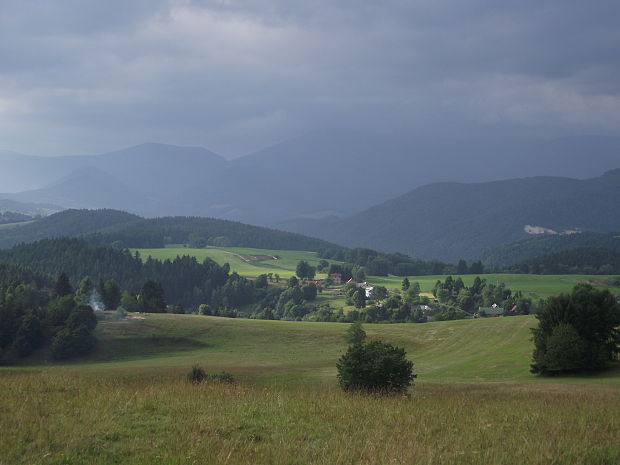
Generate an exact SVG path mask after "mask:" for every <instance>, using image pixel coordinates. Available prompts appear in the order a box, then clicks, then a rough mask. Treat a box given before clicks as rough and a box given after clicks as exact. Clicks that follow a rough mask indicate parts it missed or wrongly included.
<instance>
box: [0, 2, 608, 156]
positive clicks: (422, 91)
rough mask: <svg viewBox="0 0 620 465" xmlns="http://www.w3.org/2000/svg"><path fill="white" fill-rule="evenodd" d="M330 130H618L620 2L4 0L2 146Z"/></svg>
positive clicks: (228, 142) (236, 150) (227, 152)
mask: <svg viewBox="0 0 620 465" xmlns="http://www.w3.org/2000/svg"><path fill="white" fill-rule="evenodd" d="M506 4H511V5H510V6H506ZM325 127H337V128H349V129H359V130H363V131H368V130H375V131H380V132H385V131H404V132H412V133H415V134H418V133H420V134H433V135H442V136H443V135H448V136H455V135H456V136H459V135H477V136H482V135H484V134H510V135H523V136H544V137H550V136H562V135H568V134H582V133H588V134H592V133H596V134H613V135H620V2H619V1H618V0H609V1H608V0H595V1H585V0H584V1H571V0H545V1H541V0H536V1H533V0H519V1H513V2H498V1H497V0H380V1H378V0H355V1H353V0H343V1H337V0H305V1H303V2H294V1H291V0H247V1H236V0H220V1H209V0H195V1H189V0H179V1H165V0H135V1H132V0H105V1H103V0H15V1H13V0H0V149H6V150H14V151H18V152H22V153H31V154H76V153H99V152H104V151H108V150H113V149H117V148H121V147H125V146H129V145H135V144H139V143H142V142H145V141H153V142H163V143H170V144H179V145H200V146H204V147H207V148H209V149H211V150H214V151H216V152H218V153H220V154H222V155H224V156H227V157H233V156H239V155H242V154H245V153H248V152H251V151H254V150H257V149H260V148H262V147H264V146H267V145H270V144H272V143H275V142H279V141H281V140H284V139H287V138H290V137H295V136H297V135H300V134H304V133H307V132H310V131H313V130H316V129H319V128H325Z"/></svg>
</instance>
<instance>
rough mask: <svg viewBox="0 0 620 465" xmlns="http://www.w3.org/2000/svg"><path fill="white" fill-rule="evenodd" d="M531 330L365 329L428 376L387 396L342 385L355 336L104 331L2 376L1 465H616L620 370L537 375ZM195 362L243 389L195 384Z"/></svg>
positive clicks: (255, 326)
mask: <svg viewBox="0 0 620 465" xmlns="http://www.w3.org/2000/svg"><path fill="white" fill-rule="evenodd" d="M534 324H535V319H534V318H532V317H512V318H495V319H480V320H461V321H452V322H436V323H428V324H393V325H366V326H365V329H366V331H367V332H368V335H369V337H370V338H379V339H383V340H386V341H389V342H392V343H395V344H397V345H400V346H404V347H405V348H406V349H407V352H408V356H409V357H411V358H412V359H413V360H414V362H415V372H416V373H417V374H418V376H419V377H418V380H417V381H416V385H415V386H414V387H413V388H412V389H411V390H410V392H409V395H407V396H393V397H378V396H365V395H347V394H344V393H342V392H341V391H340V390H339V389H338V387H337V383H336V377H335V374H336V373H335V362H336V360H337V359H338V357H340V355H341V354H342V353H343V352H344V350H345V344H344V341H343V335H344V332H345V331H346V329H347V327H348V325H344V324H337V323H333V324H332V323H301V322H287V321H261V320H242V319H239V320H235V319H226V318H216V317H204V316H194V315H146V316H145V318H144V319H131V320H126V321H120V322H113V321H102V322H100V324H99V326H98V328H97V336H98V338H99V341H100V342H99V348H98V350H97V351H96V352H95V353H94V354H93V355H92V356H91V357H90V358H89V359H84V360H80V361H77V362H72V363H65V364H56V363H51V362H46V360H45V354H38V358H37V357H34V358H32V359H31V360H30V365H28V366H21V367H12V368H11V367H4V368H2V369H0V432H1V434H0V465H16V464H17V465H19V464H29V465H30V464H35V465H36V464H46V465H48V464H49V465H61V464H62V465H73V464H89V465H97V464H138V465H140V464H149V465H157V464H162V465H163V464H165V465H169V464H319V465H320V464H326V465H328V464H329V465H338V464H479V463H483V464H491V465H493V464H498V465H499V464H502V465H510V464H515V465H517V464H518V465H522V464H558V465H559V464H569V463H570V464H584V465H585V464H588V465H591V464H594V465H596V464H600V465H603V464H615V463H620V442H618V441H617V438H618V437H619V435H620V367H618V366H616V367H615V368H614V369H612V370H609V371H608V372H606V373H603V374H602V375H599V376H589V377H570V378H540V377H536V376H533V375H531V374H530V373H529V371H528V368H529V361H530V354H531V350H532V345H531V341H530V331H529V328H530V327H532V326H533V325H534ZM195 363H198V364H200V365H202V366H204V367H205V368H206V369H207V370H208V371H209V372H216V371H220V370H226V371H229V372H232V373H233V374H234V376H235V377H236V378H237V379H238V380H239V383H238V384H236V385H232V386H231V385H222V384H217V383H215V384H208V383H205V384H201V385H192V384H190V383H188V382H187V381H186V380H185V374H186V373H187V372H188V371H189V369H190V367H191V365H193V364H195Z"/></svg>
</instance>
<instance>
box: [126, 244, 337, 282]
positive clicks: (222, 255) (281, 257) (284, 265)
mask: <svg viewBox="0 0 620 465" xmlns="http://www.w3.org/2000/svg"><path fill="white" fill-rule="evenodd" d="M136 250H137V251H138V252H140V255H141V256H142V258H143V259H144V260H146V259H147V258H148V257H153V258H154V259H157V260H166V259H170V260H173V259H174V258H175V257H177V256H183V255H189V256H192V257H196V259H197V260H199V261H202V260H204V259H205V258H210V259H212V260H213V261H215V262H217V263H219V264H220V265H223V264H224V263H228V264H229V265H230V269H231V271H236V272H237V273H239V274H240V275H241V276H246V277H249V278H255V277H257V276H258V275H261V274H267V273H274V274H275V273H278V274H279V275H280V277H282V278H290V277H291V276H294V275H295V268H296V267H297V263H299V261H301V260H306V261H307V262H308V263H310V265H312V266H316V265H317V264H318V263H319V261H320V260H321V259H320V258H319V257H318V256H317V254H316V252H303V251H298V250H265V249H248V248H243V247H222V248H220V247H206V248H204V249H192V248H188V247H176V246H175V247H165V248H161V249H131V251H132V253H133V252H135V251H136ZM267 257H277V259H276V260H274V259H272V258H267ZM328 261H329V262H331V261H330V260H328ZM317 277H319V278H325V277H327V275H326V274H324V273H322V274H321V273H318V274H317Z"/></svg>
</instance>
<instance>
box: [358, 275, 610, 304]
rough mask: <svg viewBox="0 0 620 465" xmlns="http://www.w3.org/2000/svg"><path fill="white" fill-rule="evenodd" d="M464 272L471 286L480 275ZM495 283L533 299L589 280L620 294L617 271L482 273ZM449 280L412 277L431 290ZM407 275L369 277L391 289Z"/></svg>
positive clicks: (436, 277)
mask: <svg viewBox="0 0 620 465" xmlns="http://www.w3.org/2000/svg"><path fill="white" fill-rule="evenodd" d="M458 276H460V277H461V278H462V279H463V282H464V283H465V285H466V286H470V285H471V284H472V282H473V281H474V279H475V278H476V275H453V277H454V278H456V277H458ZM480 277H481V278H482V279H486V280H487V282H489V283H491V284H498V283H504V284H506V287H507V288H508V289H512V290H513V291H522V292H523V293H524V295H525V296H526V297H530V298H533V299H540V298H547V297H550V296H554V295H558V294H560V293H562V292H563V293H570V291H571V290H572V289H573V287H574V286H575V284H578V283H583V282H588V283H591V284H592V285H593V286H595V287H600V288H606V289H609V290H610V291H611V292H612V293H614V294H620V286H618V282H620V281H618V280H619V279H620V276H616V275H577V274H576V275H539V274H499V273H492V274H484V275H480ZM438 279H439V280H442V281H443V280H445V279H446V277H445V276H440V275H437V276H413V277H409V280H410V281H411V282H414V281H417V282H419V283H420V288H421V289H422V292H430V291H431V290H432V289H433V286H434V285H435V283H436V282H437V280H438ZM402 280H403V278H401V277H398V276H389V277H381V276H373V277H371V278H369V281H372V283H373V284H377V285H380V286H385V287H387V288H388V289H400V287H401V285H402Z"/></svg>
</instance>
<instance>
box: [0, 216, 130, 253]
mask: <svg viewBox="0 0 620 465" xmlns="http://www.w3.org/2000/svg"><path fill="white" fill-rule="evenodd" d="M141 220H142V218H140V217H139V216H136V215H132V214H130V213H125V212H121V211H117V210H108V209H102V210H64V211H61V212H59V213H55V214H53V215H50V216H46V217H43V218H40V219H38V220H36V221H33V222H29V223H27V224H24V225H21V226H17V227H14V228H11V229H3V230H0V248H1V249H6V248H9V247H12V246H14V245H16V244H20V243H22V242H25V243H28V242H34V241H37V240H39V239H46V238H51V237H77V236H82V235H85V234H90V233H93V232H96V231H106V230H108V229H111V228H122V227H124V226H126V225H129V224H131V223H133V222H137V221H141Z"/></svg>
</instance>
